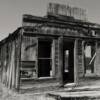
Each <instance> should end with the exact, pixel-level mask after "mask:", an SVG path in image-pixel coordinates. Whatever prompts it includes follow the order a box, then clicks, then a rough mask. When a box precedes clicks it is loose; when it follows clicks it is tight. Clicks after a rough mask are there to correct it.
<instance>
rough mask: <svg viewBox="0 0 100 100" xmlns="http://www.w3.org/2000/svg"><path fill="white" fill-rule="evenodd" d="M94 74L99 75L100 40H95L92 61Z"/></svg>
mask: <svg viewBox="0 0 100 100" xmlns="http://www.w3.org/2000/svg"><path fill="white" fill-rule="evenodd" d="M94 67H95V74H96V75H97V76H100V42H96V58H95V61H94Z"/></svg>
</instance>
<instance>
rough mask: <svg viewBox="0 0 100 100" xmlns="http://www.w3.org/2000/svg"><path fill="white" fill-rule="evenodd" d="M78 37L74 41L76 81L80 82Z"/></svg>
mask: <svg viewBox="0 0 100 100" xmlns="http://www.w3.org/2000/svg"><path fill="white" fill-rule="evenodd" d="M78 78H79V77H78V39H76V40H75V43H74V82H75V83H76V84H78Z"/></svg>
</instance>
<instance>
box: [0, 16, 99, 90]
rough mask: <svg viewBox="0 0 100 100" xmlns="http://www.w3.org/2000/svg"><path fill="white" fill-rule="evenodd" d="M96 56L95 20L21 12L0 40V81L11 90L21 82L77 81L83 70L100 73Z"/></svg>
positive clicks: (56, 82)
mask: <svg viewBox="0 0 100 100" xmlns="http://www.w3.org/2000/svg"><path fill="white" fill-rule="evenodd" d="M86 48H90V50H89V53H90V56H89V57H87V54H86V52H87V50H86ZM99 59H100V26H99V25H98V24H95V23H90V22H86V21H80V20H76V19H74V18H69V17H67V16H66V17H65V16H55V15H48V16H46V17H37V16H32V15H23V20H22V27H20V28H18V29H17V30H16V31H15V32H13V33H12V34H10V35H9V36H8V37H7V38H5V39H4V40H2V41H1V42H0V64H1V82H2V83H3V84H5V86H7V87H8V88H11V89H15V90H19V89H21V86H22V85H25V84H32V85H33V86H36V87H37V84H38V85H44V87H45V86H46V85H47V87H48V86H49V84H50V86H64V85H65V84H67V83H76V84H77V83H80V80H81V79H82V78H85V77H86V76H87V74H89V75H95V76H100V61H99ZM87 62H88V64H87ZM88 66H89V67H88ZM54 84H55V85H54ZM36 87H35V88H36Z"/></svg>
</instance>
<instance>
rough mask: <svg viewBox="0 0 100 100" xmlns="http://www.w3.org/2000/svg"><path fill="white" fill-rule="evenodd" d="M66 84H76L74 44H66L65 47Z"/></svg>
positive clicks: (64, 76)
mask: <svg viewBox="0 0 100 100" xmlns="http://www.w3.org/2000/svg"><path fill="white" fill-rule="evenodd" d="M63 57H64V58H63V63H64V64H63V65H64V75H63V80H64V82H65V83H66V82H74V42H68V41H67V42H66V41H65V42H64V46H63Z"/></svg>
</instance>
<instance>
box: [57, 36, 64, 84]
mask: <svg viewBox="0 0 100 100" xmlns="http://www.w3.org/2000/svg"><path fill="white" fill-rule="evenodd" d="M58 67H59V68H58V73H59V74H58V75H59V76H58V78H59V83H60V86H63V85H64V81H63V36H61V37H60V38H59V66H58Z"/></svg>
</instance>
